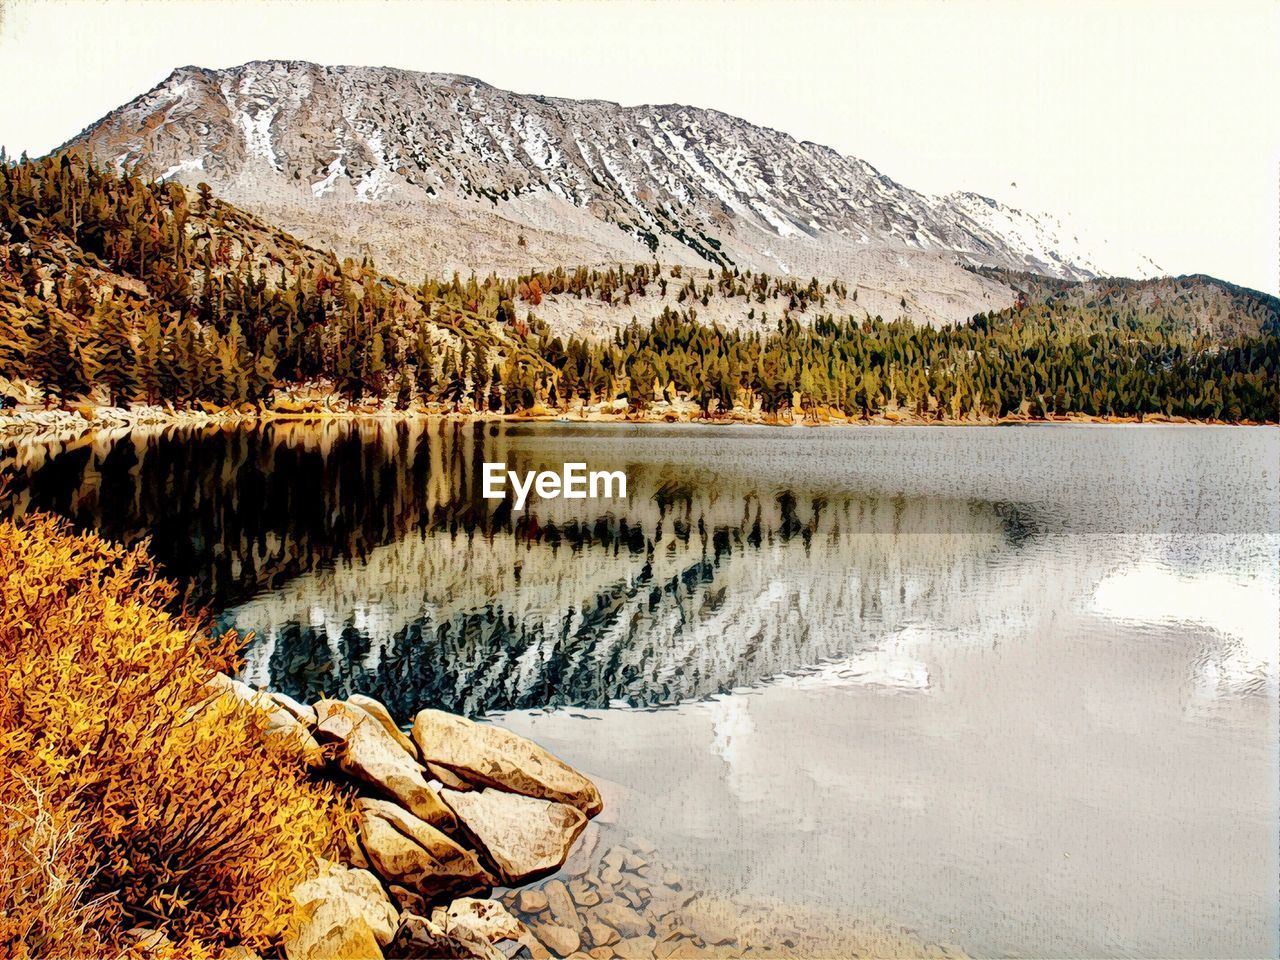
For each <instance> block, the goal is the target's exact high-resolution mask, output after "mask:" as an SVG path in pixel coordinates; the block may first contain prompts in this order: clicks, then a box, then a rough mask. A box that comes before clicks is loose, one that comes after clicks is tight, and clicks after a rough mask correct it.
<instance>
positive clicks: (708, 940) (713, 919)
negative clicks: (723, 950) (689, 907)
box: [685, 911, 738, 947]
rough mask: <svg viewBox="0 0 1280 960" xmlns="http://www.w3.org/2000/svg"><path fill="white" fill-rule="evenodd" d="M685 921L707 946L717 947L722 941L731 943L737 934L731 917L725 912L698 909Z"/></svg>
mask: <svg viewBox="0 0 1280 960" xmlns="http://www.w3.org/2000/svg"><path fill="white" fill-rule="evenodd" d="M685 922H686V923H688V924H689V926H690V927H691V928H692V929H693V932H694V934H696V935H697V936H698V937H699V938H700V939H701V940H702V942H703V943H705V944H706V945H707V946H709V947H718V946H720V945H721V944H723V943H733V942H734V940H736V939H737V936H738V931H737V928H736V926H735V925H734V923H733V918H731V917H730V916H728V915H727V914H723V913H708V912H703V911H699V912H697V913H693V914H690V916H688V917H686V918H685Z"/></svg>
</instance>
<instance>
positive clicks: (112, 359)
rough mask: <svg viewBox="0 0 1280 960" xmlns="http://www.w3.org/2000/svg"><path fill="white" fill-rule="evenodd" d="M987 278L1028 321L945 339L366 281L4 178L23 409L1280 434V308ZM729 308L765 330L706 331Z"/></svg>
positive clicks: (640, 275) (305, 251) (783, 286)
mask: <svg viewBox="0 0 1280 960" xmlns="http://www.w3.org/2000/svg"><path fill="white" fill-rule="evenodd" d="M974 269H978V270H980V271H981V272H983V273H984V274H985V275H987V276H988V277H989V278H994V279H998V280H999V281H1000V282H1001V283H1005V284H1007V285H1008V286H1009V287H1010V288H1011V289H1012V290H1014V291H1015V294H1016V295H1015V298H1014V305H1013V306H1011V307H1009V308H1007V309H1003V310H997V311H992V312H989V313H986V314H979V315H976V316H974V317H973V318H971V320H969V321H968V322H967V323H963V324H959V325H955V326H948V327H941V328H938V327H931V326H928V325H921V324H917V323H914V322H912V321H911V320H910V319H907V318H906V317H905V316H904V317H898V318H894V319H885V318H883V317H880V316H871V315H869V314H868V313H867V312H865V311H859V309H858V307H857V288H856V286H855V287H854V288H853V289H852V290H851V289H850V287H849V286H848V285H846V284H845V283H843V282H842V281H839V280H828V281H821V280H818V279H816V278H814V279H810V280H808V281H804V280H800V279H797V278H794V277H773V276H769V275H767V274H763V273H758V272H755V273H753V272H751V271H739V270H737V269H736V268H723V267H721V268H719V269H711V268H708V269H706V270H701V269H696V268H690V267H687V266H685V267H680V266H670V265H668V266H663V265H661V264H657V263H654V264H634V265H624V264H619V265H616V266H613V267H608V268H590V269H589V268H585V267H579V268H568V267H549V268H545V269H536V270H531V271H530V272H528V273H526V274H524V275H521V276H519V277H511V278H500V277H496V276H490V277H486V278H477V277H475V276H471V277H468V278H462V277H460V276H458V275H454V276H453V277H452V278H449V279H441V278H427V279H425V280H423V281H421V282H420V283H416V284H414V283H409V282H405V281H403V280H401V279H397V278H395V277H390V276H388V275H386V274H384V273H381V272H380V271H378V270H377V269H376V267H375V266H374V265H373V264H372V263H370V262H369V261H368V260H365V261H363V262H360V263H356V262H354V261H351V260H345V261H341V262H340V261H338V259H337V258H336V257H334V256H333V255H332V254H329V253H325V252H323V251H320V250H317V249H315V248H312V247H309V246H307V245H306V244H304V243H301V242H300V241H298V240H296V239H295V238H293V237H291V236H290V235H288V234H287V233H284V232H283V231H281V230H279V229H277V228H275V227H273V226H271V225H270V224H268V223H265V222H264V221H262V220H261V219H259V218H256V217H254V216H252V215H250V214H248V213H246V212H244V211H241V210H238V209H237V208H235V207H232V206H230V205H229V204H226V203H224V202H222V201H220V200H218V199H216V198H215V197H213V196H212V194H211V192H210V191H209V190H208V189H207V188H202V189H201V190H199V191H195V192H188V191H187V190H186V189H185V188H183V187H181V186H180V185H178V184H176V183H163V182H153V181H147V180H144V179H141V178H138V177H135V176H132V175H129V174H128V173H115V172H108V171H104V170H101V169H99V168H97V167H95V166H94V165H93V164H92V163H91V162H90V161H88V160H86V159H85V158H83V157H82V156H80V155H78V154H75V153H64V154H60V155H57V156H51V157H47V158H43V159H41V160H34V161H32V160H26V159H23V160H19V161H17V162H6V163H4V164H0V377H3V378H5V380H6V381H7V382H8V383H9V384H10V387H8V388H7V389H6V390H4V391H3V392H4V393H5V396H6V397H7V398H8V400H9V402H10V403H13V402H15V401H26V402H35V403H36V404H38V405H42V406H43V405H48V406H59V407H61V406H67V405H72V404H78V403H80V402H81V401H82V400H83V399H86V398H87V399H88V400H89V401H90V402H94V401H96V402H97V403H100V404H104V405H107V406H113V407H124V406H128V405H130V404H134V403H139V404H144V405H148V406H153V407H154V406H162V405H167V406H168V407H171V408H173V409H174V410H177V411H187V410H195V411H202V412H208V411H209V410H210V409H211V408H212V409H217V410H222V409H227V408H234V409H242V408H245V407H246V405H248V406H251V407H253V408H255V409H259V410H261V409H267V408H269V409H273V410H274V411H275V412H276V413H277V414H287V413H289V412H296V413H299V414H308V413H317V414H318V413H320V412H322V411H313V410H307V409H305V408H304V409H298V410H294V411H290V410H289V409H288V408H289V405H290V404H302V405H304V407H305V404H307V403H309V402H311V401H310V400H308V399H307V398H306V396H305V395H306V394H308V393H311V394H314V393H315V392H316V391H317V389H319V390H320V391H321V392H325V393H327V394H328V395H330V397H331V398H332V399H331V400H330V402H329V403H328V404H325V406H327V408H328V409H329V410H330V411H333V410H334V408H335V406H339V405H340V406H341V407H342V408H343V409H344V410H345V411H348V412H349V411H357V410H364V411H368V412H378V411H381V410H383V409H390V410H402V411H408V410H419V411H421V410H436V411H460V412H466V411H470V412H474V413H477V414H492V415H504V416H505V415H521V414H523V415H526V416H529V415H533V416H537V415H543V414H549V415H565V416H571V417H572V416H597V415H603V416H611V415H618V414H623V415H626V416H631V417H633V418H636V419H641V420H647V419H687V418H688V419H692V418H695V417H698V418H704V419H706V418H713V419H726V420H727V419H750V420H756V421H761V422H773V421H778V420H781V421H782V422H793V421H796V420H799V421H802V422H803V421H809V422H813V421H826V422H833V421H834V422H839V421H842V420H855V421H859V422H868V421H872V422H895V421H905V422H935V423H967V422H995V421H1001V420H1008V419H1012V420H1020V419H1031V420H1034V419H1052V418H1055V417H1056V418H1067V417H1079V418H1096V419H1103V420H1109V419H1119V420H1127V419H1145V418H1150V417H1158V418H1165V419H1173V418H1185V419H1189V420H1206V421H1223V422H1275V421H1276V420H1277V410H1280V386H1278V385H1277V384H1280V301H1277V300H1276V298H1274V297H1269V296H1267V295H1264V294H1260V293H1256V292H1254V291H1249V290H1245V289H1243V288H1239V287H1234V286H1232V285H1230V284H1226V283H1223V282H1221V281H1217V280H1213V279H1212V278H1208V277H1183V278H1165V279H1162V280H1156V281H1128V280H1097V281H1058V280H1051V279H1048V278H1043V277H1036V276H1032V275H1027V274H1015V273H1009V272H1007V271H999V270H989V269H985V268H974ZM570 299H573V300H578V301H591V302H592V303H595V304H603V305H605V306H606V307H607V308H608V309H609V310H610V311H613V314H614V315H615V316H616V317H617V318H619V321H620V322H619V323H618V324H617V325H616V326H615V328H614V329H612V331H611V332H606V333H604V334H602V335H599V336H594V337H588V336H579V335H574V334H557V333H555V332H554V331H553V330H552V328H551V327H550V326H548V324H547V323H545V322H544V321H543V320H542V319H540V317H539V311H540V310H541V311H545V310H546V309H547V308H548V307H549V306H550V305H552V304H554V303H556V302H561V301H566V300H570ZM659 301H660V302H661V303H662V308H661V310H660V311H659V310H656V309H651V308H650V307H649V306H647V305H650V304H656V303H657V302H659ZM713 301H715V305H716V306H717V307H724V306H725V304H729V305H731V307H732V311H731V313H732V315H734V316H739V317H740V318H741V320H742V321H743V322H742V324H741V325H737V326H735V325H732V324H726V323H721V322H716V323H707V322H704V320H702V319H700V317H699V310H700V309H701V310H703V311H704V312H706V311H708V308H709V307H710V306H711V305H712V303H713ZM903 306H904V308H905V306H906V304H905V300H904V303H903ZM837 311H840V312H837ZM710 312H714V313H715V315H716V316H717V317H724V316H725V315H726V314H725V311H724V310H723V309H717V310H715V311H710ZM626 317H632V318H634V319H632V320H623V319H622V318H626ZM300 394H302V395H303V398H302V399H298V397H299V395H300Z"/></svg>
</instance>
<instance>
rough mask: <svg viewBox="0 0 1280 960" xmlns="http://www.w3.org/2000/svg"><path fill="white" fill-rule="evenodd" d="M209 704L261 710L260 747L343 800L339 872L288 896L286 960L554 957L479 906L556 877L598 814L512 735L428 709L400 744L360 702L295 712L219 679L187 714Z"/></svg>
mask: <svg viewBox="0 0 1280 960" xmlns="http://www.w3.org/2000/svg"><path fill="white" fill-rule="evenodd" d="M222 698H233V699H234V700H236V701H241V702H243V703H245V704H248V705H249V706H250V707H252V708H253V709H256V710H258V711H260V712H261V713H262V714H263V716H264V720H265V723H266V730H267V733H268V734H269V735H271V736H276V737H283V738H286V740H287V741H288V743H289V745H290V747H291V748H294V749H296V750H297V752H298V756H299V759H300V761H301V762H303V763H305V764H307V765H308V766H310V767H311V768H312V769H313V770H314V771H315V772H316V773H317V774H318V775H320V776H323V777H327V778H330V779H333V780H336V781H338V782H340V783H342V784H344V785H345V786H348V787H349V788H351V789H352V790H353V791H354V793H355V801H354V806H355V812H354V830H353V836H352V837H351V838H350V840H349V842H348V849H347V850H346V855H345V857H344V858H343V862H332V861H322V862H321V864H320V870H319V873H318V875H317V876H316V877H314V878H312V879H309V880H307V881H306V882H304V883H302V884H301V885H299V886H298V887H297V888H296V889H295V890H294V900H295V901H296V902H297V904H298V907H299V914H298V918H297V922H296V923H295V925H294V930H293V933H292V935H291V936H290V938H289V939H288V940H287V942H286V943H285V945H284V952H285V955H286V956H287V957H288V958H289V960H327V958H335V960H336V958H349V957H362V958H374V960H376V958H381V957H399V958H426V957H479V958H485V960H506V958H508V957H514V956H516V955H517V954H520V953H521V952H523V953H524V955H527V956H534V957H547V956H551V955H553V954H557V950H558V948H559V947H561V946H563V943H564V939H563V938H562V939H561V940H559V941H556V940H555V939H554V936H553V937H552V938H551V939H552V941H553V942H552V944H551V945H545V944H544V943H543V942H542V941H540V940H539V939H538V938H537V937H535V936H534V935H533V934H532V933H531V932H530V930H529V928H528V927H527V926H525V925H524V924H523V923H522V922H520V921H519V920H518V919H516V918H515V917H514V916H512V915H511V913H510V912H509V911H508V910H507V908H506V907H505V906H504V904H503V903H502V902H501V901H499V900H492V899H485V898H486V897H488V895H489V894H490V893H492V892H493V890H494V889H495V888H513V887H518V886H520V885H523V884H526V883H529V882H532V881H534V880H538V879H541V878H544V877H547V876H549V875H551V874H553V873H555V872H556V871H557V870H559V869H560V868H561V866H562V865H563V864H564V863H565V861H566V860H567V859H568V857H569V854H570V851H571V850H572V849H573V846H574V843H575V841H576V840H577V839H578V838H579V836H580V835H581V834H582V832H583V829H584V828H585V827H586V825H587V822H588V820H589V819H590V818H592V817H595V816H596V815H598V814H599V813H600V812H601V810H603V806H604V805H603V802H602V801H601V798H600V793H599V791H598V790H597V788H596V786H595V784H593V783H592V782H591V781H590V780H589V779H588V778H586V777H585V776H583V775H582V774H581V773H579V772H578V771H576V770H574V769H573V768H572V767H570V766H569V765H567V764H565V763H564V762H563V761H561V760H559V759H558V758H556V757H555V756H553V755H552V754H550V753H548V752H547V751H545V750H543V749H542V748H541V747H539V746H538V745H537V744H534V743H532V742H531V741H529V740H526V739H524V738H523V737H520V736H517V735H516V734H513V733H510V732H508V731H506V730H503V729H501V728H499V727H494V726H490V725H487V724H478V723H474V722H472V721H470V720H466V719H464V718H462V717H458V716H454V715H452V714H448V713H444V712H442V711H438V710H423V711H421V712H420V713H418V715H417V716H416V717H415V719H414V722H413V726H412V729H411V731H410V732H408V733H406V732H405V731H403V730H401V729H400V728H399V727H398V726H397V725H396V723H395V721H394V720H393V719H392V717H391V715H390V713H389V712H388V711H387V709H386V708H385V707H384V706H383V705H382V704H381V703H379V702H378V701H376V700H373V699H372V698H369V697H362V696H358V695H357V696H352V697H350V698H348V699H347V700H345V701H344V700H331V699H323V700H320V701H318V702H317V703H315V704H314V705H306V704H302V703H298V702H297V701H295V700H293V699H291V698H289V697H287V696H285V695H283V694H278V693H267V692H262V691H257V690H254V689H252V688H250V687H248V686H247V685H245V684H243V683H240V682H239V681H237V680H233V679H231V678H230V677H226V676H222V675H219V676H217V677H216V678H214V680H213V681H211V683H210V689H209V699H208V700H207V701H206V702H205V704H202V705H201V706H200V707H197V708H196V709H201V708H202V707H203V706H205V705H207V704H208V703H211V702H214V701H217V700H220V699H222ZM503 948H505V949H503ZM553 948H555V949H553ZM570 952H572V951H570ZM557 955H558V954H557Z"/></svg>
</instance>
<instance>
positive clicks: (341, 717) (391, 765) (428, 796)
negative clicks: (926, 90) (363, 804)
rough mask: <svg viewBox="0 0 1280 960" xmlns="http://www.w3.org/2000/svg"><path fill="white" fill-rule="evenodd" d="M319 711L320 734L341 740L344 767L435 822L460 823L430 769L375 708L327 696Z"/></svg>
mask: <svg viewBox="0 0 1280 960" xmlns="http://www.w3.org/2000/svg"><path fill="white" fill-rule="evenodd" d="M316 714H317V716H318V717H319V723H317V724H316V737H317V739H319V740H322V741H323V742H326V743H334V744H337V747H338V750H337V762H338V769H339V770H341V771H342V772H343V773H345V774H346V775H347V776H348V777H350V778H351V779H352V780H355V781H356V782H358V783H361V784H363V785H365V786H367V787H371V788H372V789H373V790H374V791H376V792H377V793H379V794H382V795H383V796H387V797H390V798H391V799H393V800H395V801H396V802H397V803H399V804H400V805H401V806H402V807H404V808H405V809H406V810H408V811H409V812H410V813H412V814H413V815H414V816H415V817H417V818H418V819H420V820H425V821H426V822H427V823H429V824H431V825H432V826H433V827H437V828H439V829H441V830H445V831H453V830H456V829H457V826H458V824H457V821H456V820H454V818H453V814H452V813H450V812H449V808H448V807H446V806H445V805H444V804H443V803H441V802H440V796H439V794H437V793H436V792H435V791H434V790H432V789H431V787H430V786H428V784H427V781H426V778H425V777H424V776H423V774H424V773H425V772H426V771H425V770H424V769H423V768H422V766H421V765H420V764H419V763H418V761H417V760H416V759H414V757H412V756H411V755H410V754H408V753H406V752H405V750H404V748H403V747H401V746H400V744H399V743H398V742H397V741H396V739H395V738H394V737H392V736H391V734H389V733H388V732H387V731H386V730H385V729H383V727H382V724H381V723H379V722H378V721H377V720H376V719H374V718H373V717H372V716H371V715H370V714H368V713H365V712H363V711H361V710H359V709H353V708H351V707H348V706H347V705H346V704H345V703H341V702H340V701H337V700H321V701H320V702H319V703H317V704H316Z"/></svg>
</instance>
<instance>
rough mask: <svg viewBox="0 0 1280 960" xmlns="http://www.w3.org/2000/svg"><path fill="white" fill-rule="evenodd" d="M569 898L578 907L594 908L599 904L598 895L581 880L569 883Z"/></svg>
mask: <svg viewBox="0 0 1280 960" xmlns="http://www.w3.org/2000/svg"><path fill="white" fill-rule="evenodd" d="M569 896H571V897H573V902H574V903H576V904H577V905H578V906H580V907H594V906H595V905H596V904H597V903H599V902H600V894H598V893H596V892H595V891H594V890H592V889H591V888H590V887H589V886H587V885H586V883H584V882H583V881H582V880H571V881H569Z"/></svg>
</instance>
